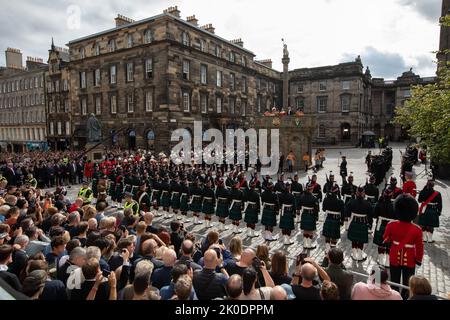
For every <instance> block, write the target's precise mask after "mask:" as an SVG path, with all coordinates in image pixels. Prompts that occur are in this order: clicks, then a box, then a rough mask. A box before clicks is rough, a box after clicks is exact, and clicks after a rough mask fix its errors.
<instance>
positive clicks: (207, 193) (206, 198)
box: [202, 179, 216, 228]
mask: <svg viewBox="0 0 450 320" xmlns="http://www.w3.org/2000/svg"><path fill="white" fill-rule="evenodd" d="M211 185H212V184H211V180H210V179H207V180H206V182H205V187H204V188H203V200H202V213H203V214H204V215H205V222H206V228H210V227H211V220H212V215H214V210H215V204H216V195H215V194H214V190H213V189H212V188H211Z"/></svg>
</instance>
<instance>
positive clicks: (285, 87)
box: [281, 44, 291, 111]
mask: <svg viewBox="0 0 450 320" xmlns="http://www.w3.org/2000/svg"><path fill="white" fill-rule="evenodd" d="M290 61H291V59H289V52H288V50H287V45H286V44H285V45H284V50H283V59H282V60H281V62H282V63H283V110H284V111H287V110H288V107H289V62H290Z"/></svg>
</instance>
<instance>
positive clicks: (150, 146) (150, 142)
mask: <svg viewBox="0 0 450 320" xmlns="http://www.w3.org/2000/svg"><path fill="white" fill-rule="evenodd" d="M154 147H155V132H153V130H150V131H148V132H147V150H151V151H153V150H154Z"/></svg>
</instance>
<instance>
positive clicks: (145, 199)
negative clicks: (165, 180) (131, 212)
mask: <svg viewBox="0 0 450 320" xmlns="http://www.w3.org/2000/svg"><path fill="white" fill-rule="evenodd" d="M134 199H135V200H136V201H137V202H138V204H139V208H140V209H141V210H142V211H144V212H148V211H150V206H151V201H150V196H149V195H148V193H147V184H146V183H145V182H141V185H140V186H139V191H138V192H137V194H136V197H135V198H134Z"/></svg>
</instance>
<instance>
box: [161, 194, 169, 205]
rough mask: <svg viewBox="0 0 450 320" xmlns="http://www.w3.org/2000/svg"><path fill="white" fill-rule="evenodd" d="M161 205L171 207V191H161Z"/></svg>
mask: <svg viewBox="0 0 450 320" xmlns="http://www.w3.org/2000/svg"><path fill="white" fill-rule="evenodd" d="M161 207H163V208H168V207H170V193H169V192H164V193H162V192H161Z"/></svg>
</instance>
